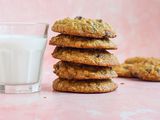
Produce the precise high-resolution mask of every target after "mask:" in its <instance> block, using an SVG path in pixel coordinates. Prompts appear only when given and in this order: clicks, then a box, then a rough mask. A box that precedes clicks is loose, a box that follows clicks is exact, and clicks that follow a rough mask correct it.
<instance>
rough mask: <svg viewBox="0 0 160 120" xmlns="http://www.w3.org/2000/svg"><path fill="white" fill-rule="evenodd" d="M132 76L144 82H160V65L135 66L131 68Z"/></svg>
mask: <svg viewBox="0 0 160 120" xmlns="http://www.w3.org/2000/svg"><path fill="white" fill-rule="evenodd" d="M131 72H132V75H134V76H135V77H138V78H140V79H142V80H147V81H160V64H159V65H153V64H149V63H144V64H141V63H139V64H134V67H132V68H131Z"/></svg>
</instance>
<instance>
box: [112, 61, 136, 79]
mask: <svg viewBox="0 0 160 120" xmlns="http://www.w3.org/2000/svg"><path fill="white" fill-rule="evenodd" d="M131 67H133V65H132V64H126V63H123V64H120V65H118V66H114V67H113V70H114V71H116V73H117V74H118V77H134V76H133V75H132V72H131Z"/></svg>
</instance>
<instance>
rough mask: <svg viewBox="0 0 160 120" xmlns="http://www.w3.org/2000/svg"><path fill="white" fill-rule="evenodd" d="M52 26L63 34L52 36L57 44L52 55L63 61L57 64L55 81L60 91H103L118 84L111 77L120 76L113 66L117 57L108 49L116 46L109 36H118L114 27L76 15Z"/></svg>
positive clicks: (116, 62)
mask: <svg viewBox="0 0 160 120" xmlns="http://www.w3.org/2000/svg"><path fill="white" fill-rule="evenodd" d="M52 30H53V31H55V32H59V33H61V34H59V35H57V36H55V37H52V39H51V40H50V45H56V46H57V47H56V48H55V50H54V52H53V53H52V56H53V57H54V58H57V59H60V60H61V61H60V62H58V63H57V64H56V65H54V68H55V71H54V72H55V73H56V74H57V75H58V76H59V78H58V79H56V80H55V81H54V82H53V88H54V89H55V90H57V91H65V92H82V93H103V92H110V91H113V90H115V89H116V88H117V85H116V84H115V83H114V82H113V81H112V80H111V78H114V77H117V74H116V73H115V72H114V71H113V70H112V68H111V67H112V66H115V65H118V64H119V62H118V60H117V58H116V57H115V56H114V55H113V54H111V53H109V52H108V51H106V50H110V49H117V46H116V45H115V44H114V43H113V42H112V41H111V40H110V39H109V38H114V37H116V34H115V32H114V31H113V29H112V27H111V26H110V25H109V24H107V23H104V22H103V21H102V20H100V19H96V20H93V19H86V18H83V17H76V18H74V19H71V18H65V19H63V20H58V21H56V22H55V23H54V25H53V27H52Z"/></svg>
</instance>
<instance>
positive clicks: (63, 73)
mask: <svg viewBox="0 0 160 120" xmlns="http://www.w3.org/2000/svg"><path fill="white" fill-rule="evenodd" d="M54 69H55V71H54V72H55V74H57V75H58V76H59V77H60V78H65V79H77V80H83V79H95V80H100V79H108V78H114V77H117V74H116V72H115V71H113V70H112V68H110V67H98V66H90V65H83V64H78V63H71V62H64V61H60V62H58V63H57V64H55V65H54Z"/></svg>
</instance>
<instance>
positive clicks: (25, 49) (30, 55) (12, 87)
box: [0, 23, 48, 93]
mask: <svg viewBox="0 0 160 120" xmlns="http://www.w3.org/2000/svg"><path fill="white" fill-rule="evenodd" d="M47 31H48V25H47V24H43V23H42V24H41V23H38V24H37V23H36V24H32V23H27V24H26V23H0V92H1V93H33V92H38V91H40V81H41V66H42V59H43V54H44V50H45V47H46V43H47Z"/></svg>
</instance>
